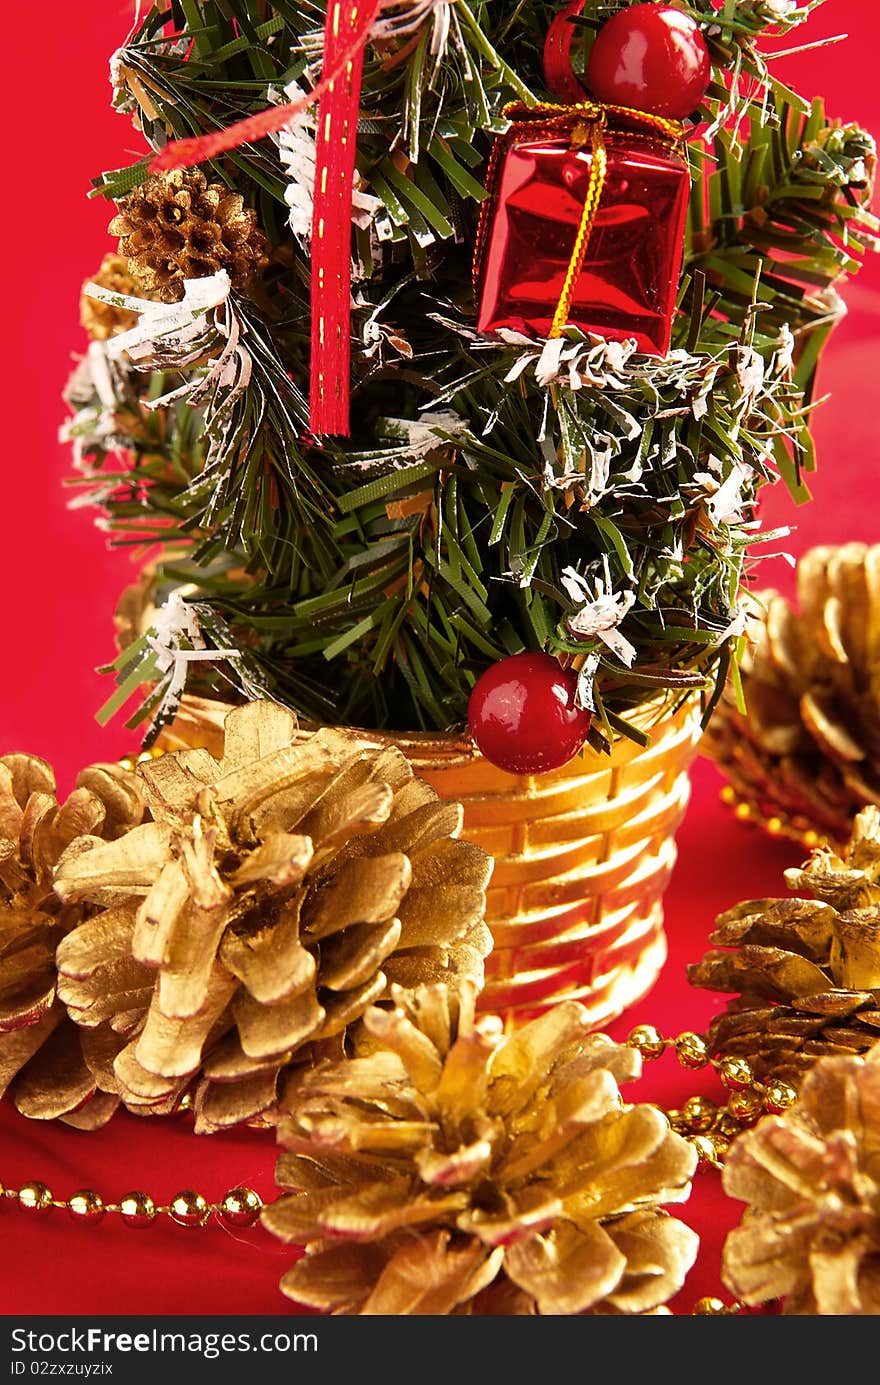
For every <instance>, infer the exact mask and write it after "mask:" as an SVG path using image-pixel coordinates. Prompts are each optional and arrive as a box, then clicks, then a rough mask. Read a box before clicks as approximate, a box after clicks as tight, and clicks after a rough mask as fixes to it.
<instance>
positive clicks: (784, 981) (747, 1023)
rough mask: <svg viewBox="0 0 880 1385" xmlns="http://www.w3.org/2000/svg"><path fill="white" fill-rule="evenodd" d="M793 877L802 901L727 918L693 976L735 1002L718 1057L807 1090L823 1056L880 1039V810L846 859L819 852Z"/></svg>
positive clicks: (866, 812)
mask: <svg viewBox="0 0 880 1385" xmlns="http://www.w3.org/2000/svg"><path fill="white" fill-rule="evenodd" d="M785 879H786V883H787V884H788V885H789V887H790V888H791V889H792V890H793V891H795V892H796V895H797V897H795V898H789V899H758V900H751V901H747V902H744V903H742V904H739V905H737V906H736V907H735V908H733V909H730V910H728V911H727V912H726V913H724V914H722V915H720V917H719V918H718V920H717V921H716V927H715V931H714V932H713V933H712V934H711V935H710V942H712V943H713V944H715V947H714V948H713V949H712V950H710V951H708V952H707V953H706V954H705V956H704V957H703V959H702V961H700V962H699V963H696V964H694V965H691V966H689V967H688V968H687V974H688V979H689V981H690V982H691V984H692V985H694V986H699V987H703V988H705V989H708V990H714V991H722V992H725V993H728V994H729V993H733V994H734V996H735V998H734V1000H733V1001H731V1002H730V1004H729V1005H728V1006H727V1008H726V1009H725V1010H724V1011H722V1012H721V1013H720V1014H718V1015H716V1016H714V1018H713V1019H712V1021H711V1023H710V1025H709V1029H708V1033H707V1036H706V1037H707V1042H708V1044H709V1050H710V1053H711V1054H712V1056H713V1057H727V1056H734V1055H739V1056H742V1057H747V1058H748V1059H749V1060H750V1062H751V1064H752V1067H753V1070H754V1072H755V1075H756V1076H757V1077H759V1078H760V1079H765V1078H771V1077H776V1078H780V1079H781V1080H783V1081H786V1082H789V1083H791V1084H792V1085H793V1086H795V1087H798V1086H799V1085H800V1083H801V1081H802V1079H803V1078H804V1076H805V1074H806V1073H807V1072H808V1071H809V1069H810V1068H811V1067H812V1066H813V1064H814V1063H815V1062H816V1061H817V1059H819V1058H820V1057H823V1056H825V1055H837V1054H851V1053H854V1054H861V1053H865V1052H867V1051H868V1050H869V1049H870V1048H872V1046H873V1045H874V1044H875V1043H877V1041H878V1039H880V810H878V809H877V808H876V807H874V806H873V805H870V806H869V807H866V808H863V809H862V811H861V813H859V814H858V815H857V817H856V819H855V822H854V825H853V829H852V834H851V837H850V840H849V842H848V844H847V846H846V848H845V849H844V851H843V854H842V855H838V854H837V852H835V851H834V850H832V849H831V848H830V847H817V848H816V849H815V850H814V851H813V853H812V854H811V857H810V859H809V860H808V861H807V863H806V865H805V866H804V867H803V868H801V869H791V870H787V871H786V872H785Z"/></svg>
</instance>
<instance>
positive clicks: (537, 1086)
mask: <svg viewBox="0 0 880 1385" xmlns="http://www.w3.org/2000/svg"><path fill="white" fill-rule="evenodd" d="M393 999H394V1001H395V1005H394V1009H393V1010H388V1009H384V1008H377V1007H371V1008H370V1009H369V1010H367V1012H366V1014H365V1016H364V1024H363V1030H362V1033H361V1036H360V1041H359V1044H358V1049H357V1051H356V1053H355V1056H354V1057H353V1058H350V1059H349V1060H348V1061H346V1062H344V1063H333V1062H326V1063H321V1064H318V1065H317V1066H316V1067H314V1068H312V1069H310V1070H308V1071H306V1072H305V1073H304V1074H303V1075H302V1077H300V1078H299V1079H295V1080H292V1081H291V1082H290V1083H289V1084H288V1088H287V1090H286V1092H285V1093H284V1095H283V1097H282V1099H281V1101H280V1103H279V1108H280V1115H279V1118H278V1138H279V1141H280V1143H281V1144H282V1146H283V1147H284V1149H285V1152H284V1153H283V1154H282V1155H281V1156H280V1158H279V1161H278V1166H277V1174H276V1177H277V1182H278V1184H279V1186H280V1187H281V1188H282V1189H283V1190H286V1191H283V1192H282V1194H281V1195H280V1196H279V1197H278V1198H277V1199H276V1200H275V1201H274V1202H273V1203H272V1205H271V1206H269V1207H268V1208H266V1209H265V1211H264V1213H263V1221H264V1224H265V1225H266V1226H267V1227H268V1229H269V1230H270V1231H271V1232H273V1233H274V1234H275V1235H276V1236H278V1237H279V1238H280V1239H282V1240H284V1241H287V1242H291V1243H293V1244H295V1245H297V1246H300V1247H303V1248H304V1249H303V1253H302V1255H301V1257H300V1259H299V1260H298V1261H297V1262H296V1263H295V1264H294V1265H293V1267H292V1268H291V1269H290V1270H289V1272H288V1273H287V1274H286V1275H285V1277H284V1278H283V1279H282V1281H281V1288H282V1291H283V1292H284V1293H285V1294H286V1295H288V1297H290V1298H291V1299H293V1300H295V1301H296V1302H298V1303H300V1304H303V1305H305V1306H308V1307H310V1308H313V1309H317V1310H320V1311H326V1312H330V1313H332V1314H355V1315H394V1316H401V1315H410V1314H418V1315H428V1314H430V1315H434V1316H436V1315H448V1314H453V1315H462V1314H468V1315H470V1314H493V1315H500V1314H517V1315H528V1314H555V1315H562V1314H566V1315H567V1314H597V1315H599V1314H601V1315H609V1316H612V1315H619V1314H635V1315H642V1314H657V1313H660V1314H663V1313H665V1312H668V1309H667V1308H666V1307H665V1305H666V1304H667V1302H668V1300H669V1299H670V1298H671V1297H672V1296H673V1295H674V1294H675V1293H676V1292H677V1291H678V1290H679V1289H680V1288H681V1287H682V1284H683V1282H684V1279H685V1276H686V1274H687V1272H688V1270H689V1269H690V1267H691V1265H692V1264H693V1262H694V1259H695V1256H696V1249H697V1237H696V1235H695V1233H694V1232H693V1231H692V1230H691V1229H690V1228H689V1227H687V1226H686V1225H685V1224H684V1223H682V1222H681V1221H679V1220H677V1219H676V1218H674V1217H672V1216H671V1215H670V1214H669V1213H668V1212H667V1211H666V1210H665V1208H664V1206H663V1205H662V1204H665V1203H670V1202H683V1201H685V1200H686V1199H687V1197H688V1196H689V1193H690V1187H691V1178H692V1175H693V1173H694V1169H695V1164H696V1154H695V1151H694V1149H693V1146H692V1145H691V1144H689V1143H688V1141H687V1140H685V1139H683V1138H682V1137H681V1136H679V1135H677V1134H675V1133H674V1132H673V1130H672V1129H671V1127H670V1125H669V1123H668V1121H667V1119H666V1117H665V1116H664V1115H663V1113H662V1112H661V1111H659V1110H658V1109H657V1108H656V1107H654V1106H649V1105H636V1106H631V1105H627V1104H626V1103H625V1102H624V1101H623V1099H622V1096H621V1093H620V1090H619V1083H621V1082H628V1081H630V1080H632V1079H633V1078H635V1077H636V1076H638V1074H639V1071H640V1064H641V1058H640V1056H639V1054H638V1053H637V1052H636V1050H635V1049H633V1048H629V1047H625V1046H621V1045H618V1044H615V1043H614V1042H612V1040H611V1039H610V1038H608V1037H607V1036H606V1035H603V1034H596V1033H591V1032H589V1029H588V1019H587V1012H586V1010H585V1009H584V1007H583V1006H581V1005H580V1004H579V1003H578V1002H577V1001H564V1002H560V1003H559V1004H558V1005H556V1006H554V1007H553V1008H552V1009H550V1010H549V1011H547V1012H546V1013H544V1014H543V1015H541V1016H540V1017H539V1018H537V1019H533V1020H531V1021H530V1022H528V1023H526V1024H524V1025H522V1026H521V1027H520V1028H518V1029H515V1030H513V1031H510V1032H508V1033H505V1032H504V1026H503V1024H502V1021H501V1019H500V1018H499V1017H497V1016H494V1015H486V1016H480V1017H477V1016H476V1013H475V999H476V990H475V987H473V986H472V985H470V986H467V985H466V986H463V987H461V988H459V989H458V991H457V992H455V993H452V992H450V990H449V988H448V987H447V986H445V985H442V984H441V985H434V986H425V987H420V988H418V989H416V990H412V991H408V992H404V991H402V990H400V989H399V988H395V989H394V991H393Z"/></svg>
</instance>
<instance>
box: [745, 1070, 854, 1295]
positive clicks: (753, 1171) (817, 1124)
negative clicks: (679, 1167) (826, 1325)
mask: <svg viewBox="0 0 880 1385" xmlns="http://www.w3.org/2000/svg"><path fill="white" fill-rule="evenodd" d="M722 1179H723V1187H724V1191H725V1192H726V1193H727V1194H728V1195H729V1196H730V1197H732V1198H738V1199H740V1200H741V1201H742V1202H743V1203H745V1204H746V1206H745V1210H744V1213H743V1217H742V1221H741V1223H740V1225H739V1226H738V1227H736V1228H734V1230H732V1231H730V1232H729V1233H728V1235H727V1238H726V1240H725V1243H724V1250H723V1254H722V1278H723V1279H724V1282H725V1284H726V1286H727V1287H728V1288H729V1289H730V1290H732V1292H733V1293H734V1294H736V1296H737V1297H738V1298H739V1299H741V1300H742V1301H743V1302H744V1303H747V1304H749V1305H752V1306H755V1305H758V1304H762V1303H770V1302H776V1301H779V1300H781V1303H782V1312H783V1314H784V1315H786V1316H798V1317H817V1316H818V1317H825V1316H838V1317H839V1316H848V1317H866V1316H876V1315H877V1314H880V1049H876V1048H875V1049H874V1050H873V1051H872V1052H871V1053H869V1054H866V1055H865V1056H864V1057H859V1056H850V1057H840V1058H831V1057H828V1058H820V1059H819V1061H818V1062H817V1063H816V1066H815V1067H814V1068H813V1070H812V1071H811V1072H810V1073H809V1075H808V1076H807V1077H806V1079H805V1081H804V1084H803V1087H802V1089H801V1093H800V1098H799V1100H798V1101H797V1102H796V1103H795V1104H794V1105H793V1106H791V1107H790V1108H789V1109H788V1110H787V1111H786V1112H785V1113H784V1114H783V1115H780V1116H765V1117H764V1118H763V1119H762V1120H761V1121H759V1122H758V1124H757V1125H756V1126H754V1127H753V1129H751V1130H749V1131H746V1132H745V1133H743V1134H742V1135H740V1136H739V1137H738V1138H737V1139H736V1140H735V1141H734V1143H733V1144H732V1145H731V1147H730V1151H729V1153H728V1155H727V1160H726V1162H725V1166H724V1172H723V1174H722Z"/></svg>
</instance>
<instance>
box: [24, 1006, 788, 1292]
mask: <svg viewBox="0 0 880 1385" xmlns="http://www.w3.org/2000/svg"><path fill="white" fill-rule="evenodd" d="M625 1042H626V1043H627V1044H628V1045H629V1046H630V1047H631V1048H636V1049H638V1051H639V1053H640V1054H641V1056H642V1058H643V1059H644V1060H646V1061H648V1062H652V1061H656V1060H657V1059H659V1058H661V1057H662V1056H663V1054H664V1053H666V1052H673V1053H674V1054H675V1056H676V1058H677V1060H678V1062H679V1064H680V1065H681V1066H682V1067H683V1068H685V1069H688V1070H690V1071H700V1070H702V1069H704V1068H707V1067H711V1068H712V1069H713V1070H714V1071H715V1072H716V1073H717V1075H718V1077H719V1079H720V1081H721V1084H722V1086H723V1087H724V1088H725V1090H726V1091H727V1092H728V1094H729V1095H728V1098H727V1103H726V1105H724V1106H719V1104H718V1103H717V1102H716V1101H714V1100H713V1099H712V1098H711V1097H708V1096H704V1095H700V1094H695V1095H693V1096H690V1097H688V1098H687V1100H686V1101H685V1102H684V1103H683V1105H682V1106H681V1107H680V1108H678V1109H668V1110H666V1111H665V1113H664V1114H665V1115H666V1117H667V1119H668V1120H669V1123H670V1125H671V1126H672V1128H673V1129H674V1130H675V1131H676V1132H677V1133H678V1134H680V1135H682V1136H683V1137H684V1138H685V1139H687V1140H688V1141H689V1142H690V1143H691V1144H692V1145H693V1146H694V1149H695V1150H696V1152H697V1157H698V1160H699V1164H698V1168H700V1169H708V1168H712V1169H716V1170H720V1169H721V1168H722V1167H723V1160H724V1155H725V1154H726V1152H727V1149H728V1148H729V1146H730V1144H731V1142H732V1141H733V1140H734V1139H735V1138H736V1136H737V1135H738V1134H740V1133H741V1132H742V1131H743V1130H744V1129H745V1128H747V1127H749V1126H752V1125H754V1124H755V1122H756V1121H757V1120H758V1119H760V1117H761V1116H762V1115H765V1114H769V1113H779V1112H781V1111H783V1110H785V1109H787V1107H789V1106H791V1105H792V1104H793V1103H794V1102H795V1101H796V1100H797V1092H796V1091H795V1089H794V1088H793V1087H791V1086H790V1085H789V1084H788V1083H787V1082H781V1081H778V1080H771V1081H769V1082H766V1083H763V1082H759V1081H758V1080H757V1079H756V1078H755V1077H754V1074H753V1072H752V1069H751V1065H750V1063H749V1061H748V1059H746V1058H743V1057H740V1056H734V1057H724V1058H720V1059H714V1058H710V1056H709V1049H708V1045H707V1042H706V1040H705V1038H704V1037H703V1035H701V1034H697V1033H694V1032H693V1031H692V1030H685V1031H683V1032H682V1033H680V1034H678V1035H675V1036H674V1037H665V1036H664V1035H662V1034H661V1033H660V1031H659V1030H658V1029H656V1028H655V1027H654V1026H653V1025H650V1024H639V1025H637V1026H635V1028H633V1029H632V1030H631V1031H630V1033H629V1034H628V1036H627V1038H626V1040H625ZM4 1196H5V1197H6V1198H9V1199H11V1200H14V1201H15V1202H16V1203H17V1204H18V1206H19V1207H21V1208H22V1209H23V1210H25V1211H29V1212H32V1213H34V1214H36V1215H41V1214H43V1213H46V1212H48V1211H50V1210H51V1209H53V1208H54V1209H61V1210H64V1209H66V1210H67V1212H68V1213H69V1215H70V1216H71V1217H72V1218H73V1220H74V1221H76V1222H78V1223H80V1224H81V1225H95V1224H97V1223H98V1222H100V1221H101V1220H102V1219H103V1217H104V1215H105V1213H108V1212H110V1213H117V1214H118V1215H119V1217H120V1219H121V1221H122V1223H123V1225H125V1226H128V1227H131V1228H132V1229H134V1230H142V1229H145V1228H147V1227H149V1226H152V1225H154V1224H155V1223H156V1222H157V1221H158V1220H159V1219H160V1218H161V1217H163V1216H164V1217H167V1218H168V1219H169V1220H170V1221H171V1222H173V1223H174V1224H175V1225H177V1226H181V1227H185V1228H193V1227H205V1226H207V1225H208V1224H209V1223H210V1222H211V1221H212V1220H213V1221H217V1222H219V1223H220V1224H221V1225H223V1226H225V1227H227V1228H228V1229H243V1228H246V1227H250V1226H253V1225H254V1224H255V1223H256V1222H257V1220H258V1219H259V1217H260V1214H261V1212H262V1211H263V1207H264V1205H265V1204H264V1203H263V1200H262V1198H261V1197H260V1195H259V1194H258V1193H257V1192H255V1191H254V1190H253V1189H252V1188H247V1187H243V1186H240V1187H236V1188H231V1189H229V1191H228V1192H226V1193H225V1194H224V1196H223V1197H222V1198H221V1199H220V1200H219V1201H218V1202H209V1201H208V1199H207V1198H206V1197H205V1196H204V1195H203V1194H202V1193H200V1192H198V1191H197V1190H195V1189H189V1188H187V1189H183V1190H182V1191H181V1192H179V1193H177V1194H175V1196H174V1197H173V1198H172V1199H171V1201H170V1202H168V1203H157V1202H155V1201H154V1199H153V1198H152V1197H151V1196H150V1195H149V1193H146V1192H143V1191H132V1192H129V1193H126V1194H125V1195H124V1196H123V1197H121V1198H120V1199H119V1201H118V1202H105V1201H104V1200H103V1198H102V1197H101V1196H100V1195H99V1194H98V1193H97V1192H94V1191H93V1190H91V1189H80V1190H78V1191H77V1192H75V1193H73V1194H72V1195H71V1196H70V1197H68V1198H56V1197H55V1196H54V1194H53V1193H52V1191H51V1190H50V1189H49V1188H48V1187H47V1185H46V1184H45V1183H41V1182H36V1181H34V1182H29V1183H25V1184H23V1185H22V1186H21V1187H20V1188H17V1189H16V1188H7V1187H4V1185H3V1184H2V1183H0V1198H2V1197H4ZM747 1311H748V1309H747V1307H746V1305H745V1304H743V1303H741V1302H739V1301H738V1300H734V1301H733V1302H731V1303H725V1302H724V1301H723V1300H722V1299H719V1298H715V1297H713V1296H711V1295H707V1296H705V1297H702V1298H700V1299H698V1300H697V1301H696V1302H695V1303H694V1305H693V1307H692V1308H691V1309H690V1312H689V1313H688V1314H687V1316H690V1317H730V1316H735V1315H737V1314H740V1313H744V1312H747Z"/></svg>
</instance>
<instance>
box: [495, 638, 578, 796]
mask: <svg viewBox="0 0 880 1385" xmlns="http://www.w3.org/2000/svg"><path fill="white" fill-rule="evenodd" d="M576 688H577V674H576V673H575V672H574V671H573V670H571V669H564V668H563V667H562V666H561V664H560V663H559V662H558V660H556V659H554V658H553V657H552V655H550V654H540V653H534V654H533V653H524V654H512V655H511V656H510V658H508V659H500V660H499V662H498V663H497V664H492V665H491V667H490V668H487V669H486V671H485V672H484V673H483V674H481V675H480V677H479V678H478V679H477V682H476V684H475V685H474V689H473V691H472V693H471V696H470V701H469V703H468V724H469V726H470V731H471V735H472V736H473V738H474V740H475V741H476V743H477V746H478V748H479V750H480V751H481V753H482V754H483V755H484V756H485V758H486V759H487V760H489V761H490V762H491V763H492V764H493V765H496V766H497V768H498V769H503V770H506V771H507V772H508V773H509V774H543V773H545V772H546V771H547V770H550V769H558V768H559V766H560V765H564V764H567V762H568V761H569V760H570V759H571V758H572V756H573V755H576V754H577V752H578V751H579V750H580V748H581V746H582V745H583V743H584V741H585V740H586V738H587V732H588V731H589V729H590V714H589V712H586V711H584V710H583V709H582V708H580V707H576V706H575V700H574V699H575V690H576Z"/></svg>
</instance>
